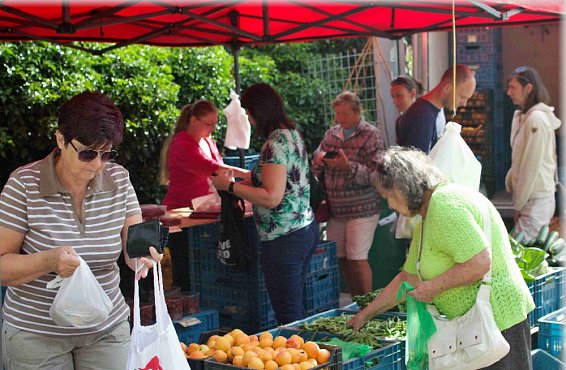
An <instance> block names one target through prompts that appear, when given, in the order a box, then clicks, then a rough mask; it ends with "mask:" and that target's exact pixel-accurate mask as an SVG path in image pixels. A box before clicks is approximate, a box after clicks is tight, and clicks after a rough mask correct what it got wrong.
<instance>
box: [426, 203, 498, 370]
mask: <svg viewBox="0 0 566 370" xmlns="http://www.w3.org/2000/svg"><path fill="white" fill-rule="evenodd" d="M483 208H484V209H483V210H482V214H483V216H482V217H483V220H484V222H483V224H484V233H485V235H486V237H487V240H488V242H489V245H490V246H489V251H490V252H491V244H492V243H491V222H490V219H489V214H488V212H487V205H486V204H485V206H484V207H483ZM423 226H424V225H423ZM423 228H424V227H423ZM421 246H422V229H421ZM421 249H422V248H420V247H419V260H420V252H421ZM417 265H418V262H417ZM490 284H491V266H490V268H489V271H488V272H487V273H486V274H485V275H484V277H483V279H482V284H481V285H480V289H479V291H478V296H477V298H476V303H475V304H474V306H473V307H472V308H471V309H470V310H469V311H468V312H466V313H465V314H464V315H462V316H459V317H456V318H454V319H452V320H448V319H447V318H446V317H443V316H442V315H440V313H439V312H438V310H437V309H436V307H435V306H434V305H432V304H431V305H428V311H429V312H430V314H431V316H432V319H433V320H434V324H435V325H436V332H435V333H434V334H433V335H432V337H430V339H429V340H428V343H427V344H428V366H429V370H475V369H481V368H484V367H487V366H490V365H492V364H494V363H496V362H497V361H499V360H500V359H502V358H503V357H505V356H506V355H507V353H509V343H507V341H506V340H505V338H504V337H503V335H502V334H501V331H500V330H499V329H498V328H497V325H496V323H495V319H494V317H493V311H492V309H491V303H490V302H489V297H490V292H491V286H490Z"/></svg>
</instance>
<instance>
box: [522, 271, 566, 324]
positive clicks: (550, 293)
mask: <svg viewBox="0 0 566 370" xmlns="http://www.w3.org/2000/svg"><path fill="white" fill-rule="evenodd" d="M527 285H528V287H529V291H530V292H531V294H532V296H533V300H534V301H535V309H534V311H533V312H531V313H530V314H529V320H530V324H531V326H534V325H535V324H536V323H537V321H538V319H540V318H541V317H543V316H544V315H548V314H549V313H551V312H554V311H556V310H558V309H559V308H562V307H563V306H564V267H555V268H554V271H552V272H549V273H547V274H544V275H541V276H537V278H536V279H535V281H534V282H532V283H528V284H527Z"/></svg>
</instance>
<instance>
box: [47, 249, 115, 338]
mask: <svg viewBox="0 0 566 370" xmlns="http://www.w3.org/2000/svg"><path fill="white" fill-rule="evenodd" d="M78 258H79V261H80V264H79V266H78V267H77V268H76V270H75V272H74V273H73V275H72V276H71V277H68V278H61V277H60V276H57V277H56V278H55V279H54V280H52V281H50V282H49V283H48V284H47V288H49V289H53V288H56V287H58V286H59V291H58V292H57V295H55V299H54V300H53V304H52V305H51V308H50V309H49V315H51V318H52V319H53V321H55V323H56V324H57V325H60V326H74V327H76V328H89V327H92V326H96V325H99V324H101V323H103V322H104V321H106V319H108V316H109V315H110V312H111V311H112V307H113V304H112V301H111V300H110V298H108V295H106V293H105V292H104V290H103V289H102V287H101V286H100V284H99V283H98V281H97V280H96V277H94V275H93V273H92V271H90V268H89V267H88V264H87V263H86V262H85V261H84V260H83V259H82V258H81V257H78Z"/></svg>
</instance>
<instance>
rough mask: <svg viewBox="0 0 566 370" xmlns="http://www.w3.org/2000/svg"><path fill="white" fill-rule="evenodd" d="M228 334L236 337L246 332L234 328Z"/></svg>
mask: <svg viewBox="0 0 566 370" xmlns="http://www.w3.org/2000/svg"><path fill="white" fill-rule="evenodd" d="M229 334H230V335H231V336H233V337H234V338H236V337H237V336H238V335H241V334H246V333H244V332H243V331H242V330H241V329H234V330H232V331H231V332H230V333H229Z"/></svg>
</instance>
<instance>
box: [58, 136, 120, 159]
mask: <svg viewBox="0 0 566 370" xmlns="http://www.w3.org/2000/svg"><path fill="white" fill-rule="evenodd" d="M69 144H71V146H72V147H73V149H75V151H76V152H77V154H78V155H79V161H81V162H90V161H92V160H94V159H95V158H96V157H98V156H100V160H101V161H102V162H108V161H111V160H113V159H115V158H116V156H117V155H118V152H117V151H115V150H109V151H107V152H103V151H101V150H94V149H81V150H79V149H77V147H76V146H75V145H74V144H73V142H72V141H69Z"/></svg>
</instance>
